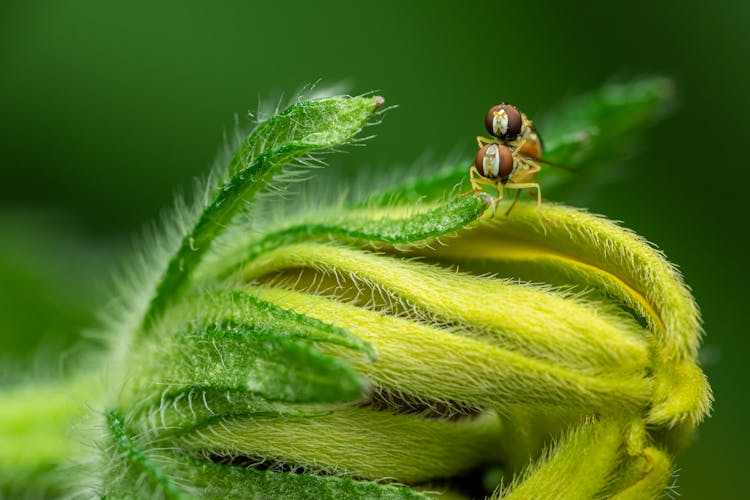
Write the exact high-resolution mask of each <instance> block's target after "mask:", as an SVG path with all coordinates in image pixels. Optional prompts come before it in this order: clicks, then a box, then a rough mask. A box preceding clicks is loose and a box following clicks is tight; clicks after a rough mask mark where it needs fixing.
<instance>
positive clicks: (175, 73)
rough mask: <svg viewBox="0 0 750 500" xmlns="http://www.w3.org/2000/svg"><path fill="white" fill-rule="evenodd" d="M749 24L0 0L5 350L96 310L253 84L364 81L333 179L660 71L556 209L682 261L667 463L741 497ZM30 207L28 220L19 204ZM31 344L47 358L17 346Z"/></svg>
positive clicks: (20, 354) (692, 493)
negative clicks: (695, 319)
mask: <svg viewBox="0 0 750 500" xmlns="http://www.w3.org/2000/svg"><path fill="white" fill-rule="evenodd" d="M749 29H750V7H748V4H747V3H744V2H739V1H733V2H723V3H714V4H711V3H703V4H693V5H688V4H685V3H682V2H676V1H672V2H661V3H659V2H648V1H645V0H636V1H631V2H627V3H621V4H617V5H615V4H612V3H602V2H597V3H594V2H592V3H591V4H590V5H588V4H586V3H574V4H571V3H559V2H553V1H547V0H545V1H542V2H528V3H522V2H513V3H498V2H472V3H470V4H465V5H464V4H458V3H455V2H408V3H407V2H378V3H376V4H372V5H370V6H364V5H363V4H357V3H353V4H349V5H343V4H342V5H338V4H336V5H328V6H326V5H324V4H321V3H315V2H300V3H299V4H288V3H287V4H283V5H281V4H279V3H278V2H265V3H262V4H261V3H260V2H230V3H222V4H221V5H220V6H216V5H213V4H210V5H209V4H205V3H201V2H192V1H191V2H181V3H176V2H165V3H158V4H155V3H150V2H149V3H146V2H130V3H120V4H113V3H102V2H93V1H87V2H82V1H72V2H59V3H45V4H41V3H32V2H22V1H20V0H11V1H6V2H3V3H2V4H0V110H2V112H0V168H2V182H0V210H2V213H4V214H6V215H4V216H3V217H0V221H2V225H1V226H0V231H2V233H1V234H2V237H0V241H2V245H1V246H2V252H1V253H0V257H1V259H0V317H1V318H2V319H3V324H2V327H1V328H2V330H0V350H1V351H2V355H3V358H9V357H13V359H14V362H15V363H17V364H19V365H23V366H25V367H27V368H28V370H29V371H34V370H37V371H39V370H38V369H35V368H32V365H33V364H34V363H36V364H37V365H39V364H42V365H43V366H44V368H43V369H42V371H45V370H49V365H50V364H57V363H58V358H57V357H56V356H54V355H50V354H49V353H50V352H51V353H54V352H56V351H57V346H58V345H59V346H60V347H67V346H71V345H73V341H74V340H75V338H76V333H75V332H77V331H79V330H80V329H81V327H87V326H89V325H91V324H92V323H93V319H92V317H93V312H92V311H95V310H96V309H99V308H101V307H102V305H103V304H102V302H103V299H101V298H100V297H103V295H102V294H101V293H100V288H97V287H100V286H101V285H102V284H106V280H107V279H108V278H106V276H108V275H109V271H102V269H103V268H105V267H106V266H105V265H104V264H105V263H107V262H111V263H115V262H118V261H119V259H120V254H121V253H122V252H119V251H117V250H113V249H119V248H123V246H124V245H123V242H127V241H128V239H129V238H130V237H131V235H132V234H133V233H134V232H135V231H136V230H137V229H138V228H140V227H141V226H142V225H143V224H144V223H146V222H147V221H150V220H152V219H153V218H155V216H156V214H157V213H158V212H159V210H160V209H161V208H162V207H164V206H166V205H167V204H168V203H169V200H170V199H171V196H172V193H173V192H174V189H175V187H176V186H177V187H180V186H181V187H182V188H183V189H186V188H188V187H189V186H190V184H191V179H192V177H194V176H196V175H202V174H204V173H205V172H206V170H207V167H208V165H209V164H210V163H211V160H212V158H213V156H214V153H215V151H216V150H217V149H218V147H219V145H220V144H221V141H222V139H221V133H222V131H225V132H227V133H231V131H232V130H233V127H234V119H233V114H234V113H238V114H239V117H240V118H239V121H240V123H244V124H246V123H247V119H246V115H245V113H246V111H247V110H248V109H254V108H255V107H256V106H257V104H256V103H257V99H258V95H260V96H262V100H261V104H262V106H266V107H267V108H268V107H270V108H273V107H275V105H276V102H277V99H278V98H279V96H280V94H281V93H282V92H285V95H286V97H285V99H286V98H289V97H290V96H291V95H292V94H293V93H294V89H297V88H299V87H300V86H301V85H303V84H306V83H309V82H313V81H315V80H317V79H318V78H323V79H324V80H323V82H322V84H321V85H326V84H333V83H337V82H340V81H342V80H343V81H347V82H348V83H349V84H350V85H349V89H350V91H351V92H353V93H356V92H363V91H369V90H372V89H377V90H378V92H379V93H381V94H383V95H385V96H386V99H387V102H388V103H389V104H399V105H400V108H399V109H396V110H394V111H391V112H389V113H388V114H387V115H386V116H385V123H384V125H383V126H380V127H378V128H376V129H368V132H369V131H373V132H374V133H377V134H378V137H377V138H375V139H373V140H371V141H370V142H369V145H368V147H367V148H350V149H349V154H346V155H339V156H335V157H331V160H332V161H333V163H334V165H333V167H334V168H340V169H341V171H342V174H341V175H342V176H347V175H354V174H350V173H352V172H357V171H360V170H361V169H364V168H368V169H372V170H375V171H378V172H383V175H386V170H388V171H389V173H388V174H387V175H388V176H396V177H398V175H400V171H401V170H402V169H403V168H405V166H407V165H412V164H415V163H422V164H423V169H429V168H437V167H438V166H439V165H442V164H443V163H444V159H451V160H454V161H456V160H457V161H466V163H467V165H468V163H469V161H471V158H472V157H473V154H474V150H475V147H476V146H475V139H474V138H475V136H476V135H478V134H481V133H483V127H482V117H483V115H484V112H485V110H486V108H487V107H488V106H489V105H491V104H494V103H495V102H496V101H498V100H506V101H510V102H513V103H516V104H517V105H519V106H520V107H521V108H522V109H523V110H524V111H526V112H527V113H528V114H529V115H530V116H531V117H532V118H533V119H535V121H537V122H538V123H540V124H541V123H544V117H545V116H546V115H547V114H548V112H550V111H551V110H552V109H553V108H554V107H556V105H557V104H558V103H560V102H561V101H564V100H566V99H567V98H569V97H572V96H575V95H577V94H580V93H583V92H586V91H588V90H591V89H594V88H597V87H598V86H600V85H601V84H602V83H603V82H607V81H612V80H615V81H616V80H627V79H628V78H629V77H631V76H635V75H643V74H657V75H667V76H670V77H672V78H673V79H674V80H675V82H676V93H677V99H678V106H677V108H676V109H675V112H674V113H673V114H672V115H670V116H669V117H668V118H667V119H666V120H665V121H663V122H661V123H660V124H659V125H658V126H657V127H655V128H653V129H650V131H649V132H648V134H647V135H646V136H645V137H643V140H642V141H641V145H640V147H638V148H634V149H633V150H632V151H628V152H627V153H625V154H624V155H623V161H622V162H621V163H620V166H619V167H618V168H614V167H613V168H612V169H611V171H609V172H607V174H606V175H602V178H601V184H600V185H598V186H596V187H592V188H590V189H589V190H587V191H586V192H584V193H578V194H576V198H572V199H567V198H566V199H559V200H558V201H562V202H569V203H573V204H578V205H583V206H587V207H589V208H590V209H591V210H592V211H595V212H599V213H603V214H605V215H607V216H608V217H610V218H613V219H620V220H623V221H624V223H625V225H627V226H628V227H630V228H632V229H634V230H635V231H637V232H638V233H640V234H642V235H644V236H645V237H647V238H648V239H649V240H651V241H653V242H655V243H656V244H658V245H659V247H660V248H662V249H663V250H664V251H665V252H666V253H667V255H668V256H669V257H670V259H671V260H673V261H674V262H676V263H678V264H679V265H680V267H681V269H682V271H683V273H684V274H685V277H686V280H687V282H688V284H690V285H691V287H692V288H693V291H694V293H695V295H696V297H697V299H698V303H699V304H700V305H701V308H702V310H703V313H704V318H705V322H706V331H707V337H706V341H705V349H704V359H705V368H706V371H707V373H708V376H709V379H710V380H711V383H712V385H713V387H714V390H715V394H716V399H717V401H716V404H715V412H714V413H715V415H714V417H712V418H711V419H710V420H709V421H708V422H706V423H705V424H704V425H703V426H702V427H701V428H700V429H699V431H698V435H697V440H696V442H695V443H694V444H693V446H692V447H691V448H689V449H688V450H687V451H686V453H685V454H684V455H683V456H682V457H679V458H678V463H679V464H680V466H681V471H680V480H679V484H680V486H681V488H680V491H681V492H682V494H683V497H682V498H687V499H690V498H709V497H712V498H717V497H718V498H727V497H736V496H739V495H740V493H741V492H743V491H744V490H745V486H744V477H743V473H744V467H743V465H744V463H745V462H746V461H745V459H744V455H743V452H744V448H745V447H746V445H747V443H746V442H743V441H742V438H743V437H744V436H745V435H746V432H743V431H742V428H743V427H742V423H743V421H744V418H743V415H745V414H746V412H747V411H748V410H750V403H748V399H747V397H746V395H745V389H743V384H742V383H741V381H742V380H744V379H745V378H746V377H747V375H746V373H745V366H744V365H745V364H746V363H743V361H744V360H743V359H742V356H744V355H745V353H747V352H749V351H750V340H748V336H747V335H745V334H744V332H743V331H742V327H741V326H740V325H741V323H740V314H739V312H740V309H739V308H740V304H744V303H745V302H747V299H748V292H746V290H745V288H746V287H744V286H743V284H742V276H745V275H746V274H747V273H746V272H743V271H744V269H743V266H742V264H741V261H740V256H741V255H744V254H745V253H746V249H747V247H748V236H747V231H746V230H745V226H746V223H745V220H744V219H745V215H746V214H747V209H746V208H745V206H744V201H745V198H746V196H745V195H744V192H745V191H746V189H747V188H746V186H747V185H748V182H749V181H750V173H749V172H750V169H747V168H746V167H745V166H744V164H745V160H744V157H745V156H746V151H745V150H746V149H747V148H746V147H745V138H746V137H747V135H748V133H749V132H750V127H748V126H747V124H746V123H747V116H748V112H750V109H748V108H750V99H748V97H747V90H746V89H747V88H750V66H749V65H748V64H747V61H748V60H750V57H748V56H750V45H748V44H747V42H746V40H745V36H746V33H747V32H748V30H749ZM540 132H541V133H542V134H543V135H544V133H545V131H544V130H540ZM425 154H427V155H428V156H425ZM451 164H452V162H451ZM28 212H33V213H35V214H41V216H33V217H28V216H19V214H20V213H28ZM61 220H63V221H67V222H65V223H61V222H60V221H61ZM29 235H31V236H32V237H29ZM104 288H106V286H105V287H104ZM42 332H46V333H42ZM40 345H42V346H47V347H43V350H46V351H48V355H47V357H45V356H44V355H37V356H36V357H34V356H32V355H31V354H30V353H31V351H32V350H34V349H36V348H37V347H39V346H40ZM50 345H53V346H54V347H48V346H50ZM39 360H52V361H51V362H46V361H45V362H44V363H41V362H40V361H39ZM4 366H7V364H4ZM52 371H54V370H52Z"/></svg>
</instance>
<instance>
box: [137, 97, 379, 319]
mask: <svg viewBox="0 0 750 500" xmlns="http://www.w3.org/2000/svg"><path fill="white" fill-rule="evenodd" d="M382 104H383V98H382V97H367V98H365V97H354V98H329V99H320V100H313V101H305V102H301V103H299V104H295V105H293V106H291V107H290V108H288V109H287V110H286V111H284V112H283V113H281V114H279V115H276V116H274V117H273V118H271V119H270V120H268V121H267V122H265V123H263V124H261V125H260V126H259V127H258V128H257V129H256V130H255V132H253V133H252V134H251V135H250V137H248V138H247V140H246V141H245V142H244V143H243V144H242V146H241V147H240V149H239V151H237V153H236V154H235V155H234V157H233V159H232V161H231V163H230V165H229V167H228V168H227V172H226V174H225V175H221V176H220V177H221V179H220V180H219V182H218V185H217V186H215V187H214V188H213V191H212V192H211V194H210V196H208V199H209V201H208V202H207V203H206V205H205V207H204V208H203V210H202V212H201V213H200V216H199V217H198V220H197V221H196V222H195V224H194V225H193V227H192V228H191V229H190V230H189V231H188V232H187V233H186V234H185V235H184V237H183V239H182V243H181V244H180V247H179V250H177V253H176V254H175V255H174V256H173V257H172V259H171V260H170V261H169V264H168V265H167V269H166V271H165V272H164V274H163V276H162V278H161V280H160V282H159V283H158V285H157V287H156V293H155V295H154V297H153V299H152V300H151V303H150V305H149V307H148V310H147V312H146V315H145V318H144V325H143V326H144V328H143V329H142V330H145V329H147V327H148V326H150V325H152V324H153V322H154V321H155V320H157V319H159V318H160V317H161V315H162V314H163V313H164V310H165V309H166V308H167V307H168V306H169V305H170V304H172V303H174V302H175V301H176V300H177V298H179V297H180V296H181V294H182V292H183V291H184V288H185V286H186V284H187V283H188V280H189V278H190V275H191V273H192V271H193V269H194V268H195V267H196V266H197V264H198V263H199V262H200V261H201V259H202V257H203V256H204V255H205V254H206V252H207V251H208V250H209V248H210V247H211V243H212V242H213V240H214V239H216V237H217V236H218V235H219V234H221V233H222V232H223V231H224V229H225V228H226V227H227V226H228V225H229V224H230V222H231V221H232V219H233V218H234V217H235V215H236V214H237V213H238V212H239V211H240V210H241V209H242V208H243V207H245V206H247V204H248V203H249V202H250V201H251V200H252V199H253V198H254V196H255V195H256V194H257V193H258V191H260V190H261V189H263V188H265V187H266V186H267V185H268V184H269V182H271V180H272V179H273V178H274V176H276V175H277V174H278V173H279V172H280V171H281V170H282V168H283V167H284V166H285V165H287V164H289V163H290V162H292V161H294V160H298V159H300V158H303V157H304V156H305V155H308V154H309V153H311V152H314V151H317V150H321V149H327V148H331V147H334V146H338V145H342V144H345V143H347V142H349V141H351V140H352V139H353V138H354V136H355V135H356V134H357V133H358V132H359V131H360V130H362V128H363V127H364V126H365V125H366V124H367V122H368V121H369V120H370V119H371V118H372V116H373V114H374V113H375V112H376V111H377V110H378V108H380V106H381V105H382Z"/></svg>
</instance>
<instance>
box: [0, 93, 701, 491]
mask: <svg viewBox="0 0 750 500" xmlns="http://www.w3.org/2000/svg"><path fill="white" fill-rule="evenodd" d="M671 94H672V87H671V83H670V82H669V81H667V80H664V79H659V78H654V79H645V80H638V81H633V82H630V83H626V84H620V85H610V86H606V87H603V88H601V89H599V90H597V91H595V92H593V93H591V94H589V95H586V96H582V97H580V98H579V99H577V100H575V101H573V102H570V103H567V104H566V105H564V106H563V107H561V108H560V109H559V111H558V112H557V113H556V114H555V115H554V116H553V117H552V118H551V119H550V120H549V121H548V123H546V124H545V123H538V124H537V125H538V127H539V130H540V131H541V133H542V134H543V136H544V138H545V141H546V142H545V146H546V154H545V157H546V158H549V159H550V160H552V161H554V162H559V163H565V164H572V165H576V166H579V167H580V169H581V173H580V174H578V175H575V174H570V173H569V172H559V171H555V170H554V169H552V168H549V167H546V168H545V169H544V170H543V172H542V173H541V175H540V180H541V183H542V186H543V192H544V195H545V198H549V199H555V198H558V197H562V199H564V197H565V196H566V195H567V193H572V192H573V191H574V190H575V189H583V188H585V186H586V185H590V183H591V182H595V180H596V179H597V178H598V176H599V175H600V174H601V173H602V172H604V171H606V169H608V168H612V164H613V163H614V162H615V161H616V160H617V158H618V157H619V156H621V155H622V152H623V151H626V150H627V149H628V148H629V147H630V146H631V143H632V141H633V139H634V138H635V137H636V136H637V135H638V133H640V132H641V131H643V130H644V129H645V128H647V127H648V125H649V124H650V123H652V122H653V121H654V120H655V119H657V118H658V116H659V115H660V114H661V113H662V111H663V109H664V107H665V105H666V104H668V102H669V101H670V98H671ZM383 104H384V100H383V98H381V97H372V96H360V97H330V98H316V99H299V100H298V101H297V102H295V103H294V104H292V105H291V106H289V107H288V108H287V109H285V110H283V111H281V112H279V113H277V114H275V115H273V116H272V117H270V118H269V119H267V120H265V121H262V122H261V123H259V124H258V125H257V126H256V128H255V129H254V130H253V131H252V133H250V134H249V135H248V136H247V137H244V138H242V139H240V140H238V141H237V143H236V144H234V145H233V147H232V149H233V150H232V154H231V155H230V156H229V159H228V160H227V161H226V162H225V163H224V166H222V167H220V168H216V169H214V170H213V171H212V172H211V174H210V176H209V177H208V178H207V179H206V181H205V182H204V183H203V184H202V186H203V187H202V188H201V189H199V190H198V191H197V194H196V195H195V199H194V200H192V201H191V202H183V201H181V202H179V203H178V204H177V205H178V206H177V207H176V208H175V209H174V211H173V213H172V215H171V216H169V217H168V218H167V220H166V223H165V224H164V227H163V229H160V230H158V231H156V232H155V234H154V235H153V236H152V237H151V239H150V240H149V239H146V240H144V243H143V251H142V252H141V254H140V255H139V256H138V257H137V258H136V259H134V262H135V264H134V265H133V266H132V269H131V270H130V271H129V272H128V273H127V274H126V278H123V279H122V280H120V287H119V289H118V293H117V297H119V298H120V300H119V302H118V304H119V312H118V313H117V314H110V315H109V319H108V323H107V325H106V327H105V328H104V333H103V338H105V339H106V341H107V345H108V348H107V349H106V351H105V352H98V353H93V354H92V356H91V361H90V363H88V364H87V365H86V366H85V367H82V368H81V369H80V370H78V372H77V373H76V374H75V375H73V376H71V377H69V378H67V379H65V380H61V381H58V382H56V383H46V384H44V385H41V384H36V385H35V384H27V385H23V386H17V387H14V388H12V389H6V390H5V391H4V393H3V399H2V401H3V404H2V405H1V406H0V443H2V446H0V488H2V489H0V492H2V493H3V494H4V495H7V496H21V495H25V496H32V497H33V496H45V497H50V498H55V497H68V498H70V497H73V498H89V497H100V498H169V499H174V498H214V497H221V498H290V499H292V498H335V499H354V498H389V499H406V498H430V497H439V498H449V499H468V498H487V497H491V498H493V499H494V498H498V499H499V498H509V499H526V498H569V499H588V498H618V499H626V498H627V499H631V498H632V499H642V498H646V499H648V498H654V499H656V498H662V497H663V496H665V495H669V494H670V492H671V491H673V488H674V485H675V472H674V471H675V469H676V465H675V456H676V453H677V452H678V451H679V450H680V449H681V448H682V447H684V446H685V445H687V444H688V443H689V442H690V439H691V436H692V433H693V430H694V429H695V427H696V426H697V425H698V424H699V423H700V422H701V421H702V420H703V419H704V418H705V417H706V415H707V414H708V413H709V411H710V407H711V401H712V396H711V390H710V387H709V385H708V383H707V381H706V378H705V377H704V375H703V373H702V371H701V369H700V367H699V366H698V364H697V361H696V359H697V354H698V349H699V346H700V339H701V334H702V331H701V320H700V316H699V311H698V308H697V306H696V304H695V303H694V301H693V298H692V296H691V294H690V292H689V290H688V288H687V286H686V285H685V284H684V282H683V280H682V278H681V276H680V274H679V273H678V271H677V270H676V268H675V267H674V266H673V265H672V264H671V263H670V262H669V261H668V260H667V259H666V258H665V256H664V255H663V254H662V253H661V252H659V251H658V250H656V249H655V248H654V247H653V246H651V245H650V244H649V243H648V242H646V241H645V240H644V239H643V238H641V237H639V236H638V235H636V234H634V233H633V232H632V231H629V230H627V229H625V228H623V227H621V226H619V225H618V224H616V223H614V222H612V221H609V220H607V219H606V218H604V217H602V216H598V215H593V214H590V213H588V212H586V210H584V209H581V208H573V207H570V206H566V205H562V204H557V203H553V202H551V201H545V202H544V203H543V204H542V207H541V210H542V214H543V216H542V215H540V213H539V211H538V210H537V206H536V202H535V201H523V202H521V203H519V204H518V206H516V208H515V209H514V210H513V212H512V213H511V214H510V215H507V216H504V215H500V214H501V213H502V211H501V212H499V213H498V215H495V216H493V213H492V210H491V209H489V210H488V206H489V203H488V201H489V200H488V196H489V195H484V194H481V195H479V196H472V195H467V196H461V195H459V194H458V193H460V192H461V191H464V190H465V189H466V188H467V187H468V175H467V171H468V166H469V161H468V160H467V161H465V162H461V163H459V164H456V165H447V166H445V167H444V168H442V169H439V168H434V167H433V168H432V169H431V171H430V172H429V174H426V175H422V174H420V173H419V172H417V171H415V172H414V173H413V175H409V176H406V177H405V178H402V179H400V180H399V182H397V183H392V184H388V185H384V184H383V183H382V182H380V183H377V182H376V183H372V184H371V187H370V189H368V190H366V192H362V193H355V194H353V195H351V196H348V197H338V198H336V197H326V195H325V193H321V192H320V191H319V189H321V188H320V187H319V186H318V185H315V184H314V183H312V182H308V183H307V184H305V189H304V194H297V195H290V194H289V191H288V190H287V187H288V186H289V183H290V182H292V181H295V180H298V179H299V177H300V176H301V175H308V173H309V170H310V169H311V168H313V167H319V166H321V165H322V164H323V162H322V156H321V154H322V153H326V152H330V151H332V150H333V151H335V150H337V149H340V148H341V147H342V146H344V145H346V144H349V143H351V142H353V141H358V140H361V139H357V137H358V134H360V132H361V131H362V130H363V129H364V128H365V127H367V126H368V125H370V124H372V123H373V122H375V121H378V120H379V118H380V115H381V114H382V113H383V112H384V108H383ZM330 184H331V181H330V179H329V180H328V181H327V182H325V183H321V184H320V186H322V185H330ZM316 186H317V187H316ZM339 188H341V189H337V191H341V190H342V189H343V188H344V187H343V186H339ZM279 192H280V194H281V195H282V196H278V194H279ZM284 195H286V196H284ZM329 198H330V201H326V200H327V199H329ZM306 199H308V201H305V200H306ZM310 200H311V201H310Z"/></svg>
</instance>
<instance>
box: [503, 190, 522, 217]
mask: <svg viewBox="0 0 750 500" xmlns="http://www.w3.org/2000/svg"><path fill="white" fill-rule="evenodd" d="M520 196H521V191H516V195H515V196H514V197H513V203H511V204H510V206H509V207H508V210H506V211H505V215H510V211H511V210H513V207H515V206H516V203H518V198H520Z"/></svg>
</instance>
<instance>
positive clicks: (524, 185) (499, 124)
mask: <svg viewBox="0 0 750 500" xmlns="http://www.w3.org/2000/svg"><path fill="white" fill-rule="evenodd" d="M484 126H485V128H486V129H487V132H488V133H489V134H490V135H491V136H492V137H491V138H489V137H482V136H478V137H477V145H478V146H479V151H477V154H476V157H475V158H474V165H473V166H472V167H471V168H470V169H469V179H470V181H471V188H472V191H473V192H474V194H475V195H477V194H479V193H481V192H482V188H481V187H480V184H485V185H489V186H494V187H495V188H496V189H497V198H495V199H494V200H493V202H492V208H493V212H494V211H495V210H497V204H498V202H499V201H500V200H501V199H502V197H503V190H504V189H505V188H508V189H515V190H517V191H516V196H515V198H514V199H513V203H512V204H511V205H510V207H509V208H508V210H507V211H506V212H505V215H508V214H509V213H510V211H511V210H513V207H514V206H515V205H516V202H517V201H518V198H519V196H520V194H521V190H523V189H529V190H531V189H534V188H536V194H537V209H538V208H539V207H540V206H541V204H542V192H541V189H540V187H539V183H538V182H536V173H537V172H539V171H540V170H541V166H540V163H546V164H551V165H555V166H559V167H562V168H565V169H569V167H565V166H563V165H557V164H552V163H551V162H549V161H546V160H543V159H542V158H541V156H542V150H543V146H542V137H541V136H540V135H539V132H537V130H536V127H534V124H533V123H532V121H531V120H529V119H528V117H527V116H526V115H525V114H524V113H522V112H521V111H520V110H519V109H518V108H516V107H515V106H513V105H512V104H498V105H496V106H493V107H491V108H490V110H489V111H488V112H487V115H486V116H485V118H484ZM570 170H572V169H570ZM472 191H470V192H472ZM540 213H541V212H540Z"/></svg>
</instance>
